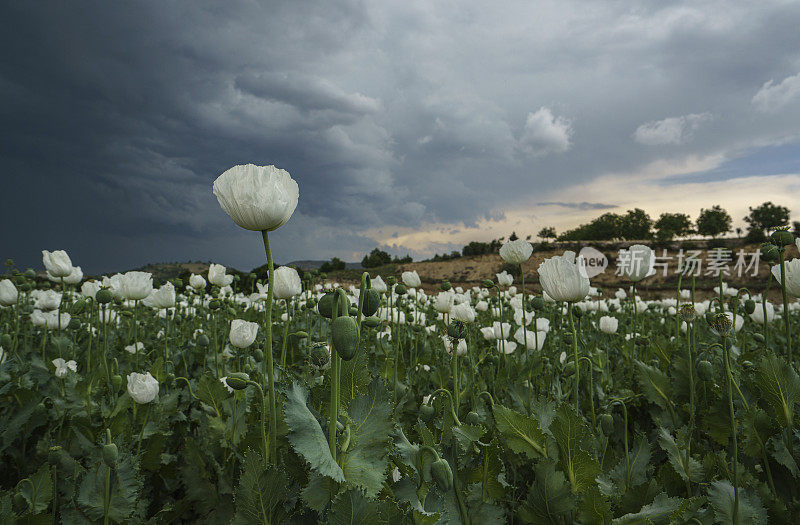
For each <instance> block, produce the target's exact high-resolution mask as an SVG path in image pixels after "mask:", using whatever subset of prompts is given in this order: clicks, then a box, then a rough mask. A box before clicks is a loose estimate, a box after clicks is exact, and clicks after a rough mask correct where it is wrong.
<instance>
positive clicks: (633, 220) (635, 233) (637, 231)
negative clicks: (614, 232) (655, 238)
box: [619, 208, 653, 241]
mask: <svg viewBox="0 0 800 525" xmlns="http://www.w3.org/2000/svg"><path fill="white" fill-rule="evenodd" d="M652 227H653V221H652V220H651V219H650V216H649V215H648V214H647V212H646V211H644V210H642V209H640V208H635V209H633V210H628V212H627V213H626V214H625V215H623V216H622V220H621V221H620V232H619V236H620V237H622V238H623V239H625V240H628V241H632V240H638V239H649V238H650V237H651V236H652V233H651V232H650V229H651V228H652Z"/></svg>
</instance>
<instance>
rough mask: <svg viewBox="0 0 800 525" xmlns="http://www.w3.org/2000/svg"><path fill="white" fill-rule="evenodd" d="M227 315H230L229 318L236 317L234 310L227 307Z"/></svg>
mask: <svg viewBox="0 0 800 525" xmlns="http://www.w3.org/2000/svg"><path fill="white" fill-rule="evenodd" d="M228 315H230V316H231V317H236V310H234V309H233V308H231V307H230V306H229V307H228Z"/></svg>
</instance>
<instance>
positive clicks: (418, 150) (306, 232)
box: [0, 0, 800, 272]
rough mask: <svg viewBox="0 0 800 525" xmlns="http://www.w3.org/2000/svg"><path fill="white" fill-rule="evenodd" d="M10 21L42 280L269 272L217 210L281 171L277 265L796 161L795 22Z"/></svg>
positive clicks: (65, 14)
mask: <svg viewBox="0 0 800 525" xmlns="http://www.w3.org/2000/svg"><path fill="white" fill-rule="evenodd" d="M2 13H3V16H2V17H0V18H1V19H2V22H0V45H2V49H3V50H4V51H3V60H2V61H0V173H2V183H3V184H2V191H1V192H0V218H1V219H2V225H3V233H2V240H1V241H0V247H2V254H0V255H2V256H8V257H14V258H16V259H17V260H18V261H19V262H20V263H21V264H22V265H24V266H28V265H30V266H37V267H38V266H40V265H41V261H40V260H39V255H38V254H39V253H40V250H41V249H42V248H48V249H57V248H65V249H67V250H69V251H70V253H71V254H72V255H73V259H74V260H75V262H76V264H81V265H83V266H84V269H86V270H88V271H89V272H92V271H101V270H102V271H104V270H115V269H123V268H129V267H132V266H137V265H141V264H144V263H147V262H153V261H162V260H184V259H201V260H209V259H213V260H218V261H220V262H223V263H226V264H233V265H236V266H238V267H241V268H245V269H247V268H249V267H252V266H256V265H258V264H261V259H262V258H263V253H262V252H263V248H261V247H260V246H259V241H258V236H257V235H254V234H251V233H250V232H243V231H240V230H239V229H238V228H236V227H235V226H234V225H233V224H232V223H231V221H230V220H229V219H228V218H227V217H226V216H225V215H224V213H223V212H222V211H221V210H220V209H219V207H218V205H217V203H216V200H215V198H214V197H213V195H212V194H211V182H212V181H213V179H214V178H215V177H216V176H217V175H219V174H220V173H221V172H222V171H224V170H225V169H227V168H229V167H230V166H232V165H235V164H240V163H247V162H253V163H256V164H275V165H277V166H279V167H282V168H285V169H287V170H289V171H290V172H291V173H292V176H293V177H294V178H295V179H296V180H297V181H298V183H299V185H300V192H301V196H300V204H299V206H298V210H297V212H296V214H295V216H294V217H293V218H292V220H291V221H290V222H289V223H288V224H287V225H286V226H284V227H282V228H281V229H280V230H278V231H277V232H275V233H274V234H273V240H274V245H275V248H276V250H275V251H276V257H277V258H278V260H279V261H282V262H286V261H288V260H291V259H319V258H323V257H329V256H331V255H339V256H342V257H344V258H347V259H348V260H356V259H359V258H360V254H363V252H365V251H368V250H369V249H371V248H372V247H374V246H376V245H382V244H384V243H386V241H387V240H388V239H389V238H390V237H389V235H391V233H389V234H388V235H387V236H386V237H385V238H383V239H377V238H375V237H374V236H373V235H372V234H370V233H369V232H370V231H371V230H374V229H376V228H384V229H388V230H391V228H394V227H404V228H423V227H425V224H427V223H437V224H440V225H441V224H454V225H463V226H466V227H474V226H475V225H476V224H478V223H479V222H480V221H484V220H489V221H499V220H502V219H503V217H504V216H505V210H506V209H507V208H513V207H514V206H521V205H524V203H525V202H531V201H532V199H533V202H536V201H543V200H547V202H559V203H564V206H566V205H569V206H577V207H576V209H577V210H586V209H587V206H589V208H591V206H590V204H591V203H583V201H582V199H583V198H586V197H587V196H584V195H581V196H577V197H575V201H574V203H573V200H572V199H573V198H572V197H568V198H567V199H564V198H563V197H561V196H557V195H553V196H550V195H549V193H551V192H554V191H558V190H563V189H565V188H568V187H570V186H571V185H575V184H581V183H582V182H586V181H591V180H592V179H595V178H596V177H598V176H601V175H604V174H607V173H621V172H631V173H633V172H635V171H636V170H637V169H638V168H640V167H641V166H644V165H647V164H648V163H651V162H654V161H658V160H660V159H681V158H684V157H687V156H698V157H702V156H708V155H719V156H720V157H727V158H735V157H736V156H737V155H741V152H742V151H753V148H758V147H761V146H766V145H770V144H776V143H786V142H787V141H788V142H791V141H792V140H794V139H793V138H792V137H794V136H796V133H797V130H796V121H797V120H796V119H797V117H798V115H800V105H798V104H797V103H796V100H795V98H794V94H793V93H794V92H793V91H792V90H793V89H794V81H793V80H792V79H791V77H792V75H795V74H797V72H798V71H800V62H799V60H800V57H798V55H797V52H796V50H797V49H798V48H800V41H799V40H798V33H797V31H796V27H797V26H798V25H800V7H798V6H796V5H783V4H780V3H775V4H773V3H764V4H759V6H752V5H751V4H749V3H745V2H742V3H728V2H726V3H720V4H718V3H714V2H687V3H661V2H658V3H655V2H654V3H644V4H641V5H639V6H638V7H636V8H635V9H633V8H631V7H629V5H628V4H627V3H624V2H620V3H614V2H611V3H603V4H597V5H594V6H593V7H592V8H591V9H586V8H585V6H584V5H582V4H575V5H573V4H571V3H569V2H541V3H536V5H533V4H530V3H528V2H518V3H514V2H512V3H509V4H508V5H507V6H506V8H505V9H502V10H498V9H496V8H495V7H493V6H491V5H487V4H485V3H483V2H455V1H453V2H428V1H411V2H403V3H378V2H359V1H345V0H341V1H331V2H320V3H311V2H260V3H259V2H223V3H220V2H211V1H192V2H188V1H185V2H137V3H109V2H82V3H63V2H62V3H56V2H44V3H39V2H37V3H21V2H13V3H12V2H4V3H3V7H2ZM770 80H772V81H774V82H773V83H772V84H769V85H767V82H768V81H770ZM757 93H760V94H759V95H758V96H756V94H757ZM776 108H777V109H779V111H778V110H776ZM698 116H703V118H702V119H700V118H698ZM640 129H641V130H642V131H641V132H640V133H637V131H638V130H640ZM588 198H589V199H591V196H588ZM609 200H612V199H609ZM562 207H563V206H562ZM591 209H601V208H591ZM437 243H438V244H437ZM387 245H388V243H387ZM453 246H455V247H457V246H456V245H453ZM450 247H451V245H450V244H448V243H441V242H440V241H436V243H434V242H432V243H431V244H430V246H428V248H427V249H428V251H429V252H430V251H436V250H437V249H445V248H448V249H449V248H450ZM406 248H407V247H404V246H398V247H397V250H398V251H407V250H406ZM412 248H413V247H412Z"/></svg>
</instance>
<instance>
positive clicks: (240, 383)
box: [225, 372, 250, 390]
mask: <svg viewBox="0 0 800 525" xmlns="http://www.w3.org/2000/svg"><path fill="white" fill-rule="evenodd" d="M248 381H250V376H248V375H247V374H245V373H244V372H232V373H230V374H229V375H228V377H226V378H225V382H226V383H227V384H228V386H229V387H231V388H232V389H234V390H244V389H245V388H247V382H248Z"/></svg>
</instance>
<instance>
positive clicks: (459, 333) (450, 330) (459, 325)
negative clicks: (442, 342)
mask: <svg viewBox="0 0 800 525" xmlns="http://www.w3.org/2000/svg"><path fill="white" fill-rule="evenodd" d="M447 335H448V337H450V338H452V339H464V337H466V335H467V326H466V325H465V324H464V323H463V322H462V321H459V320H457V319H456V320H453V321H452V322H451V323H450V326H448V327H447Z"/></svg>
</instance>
